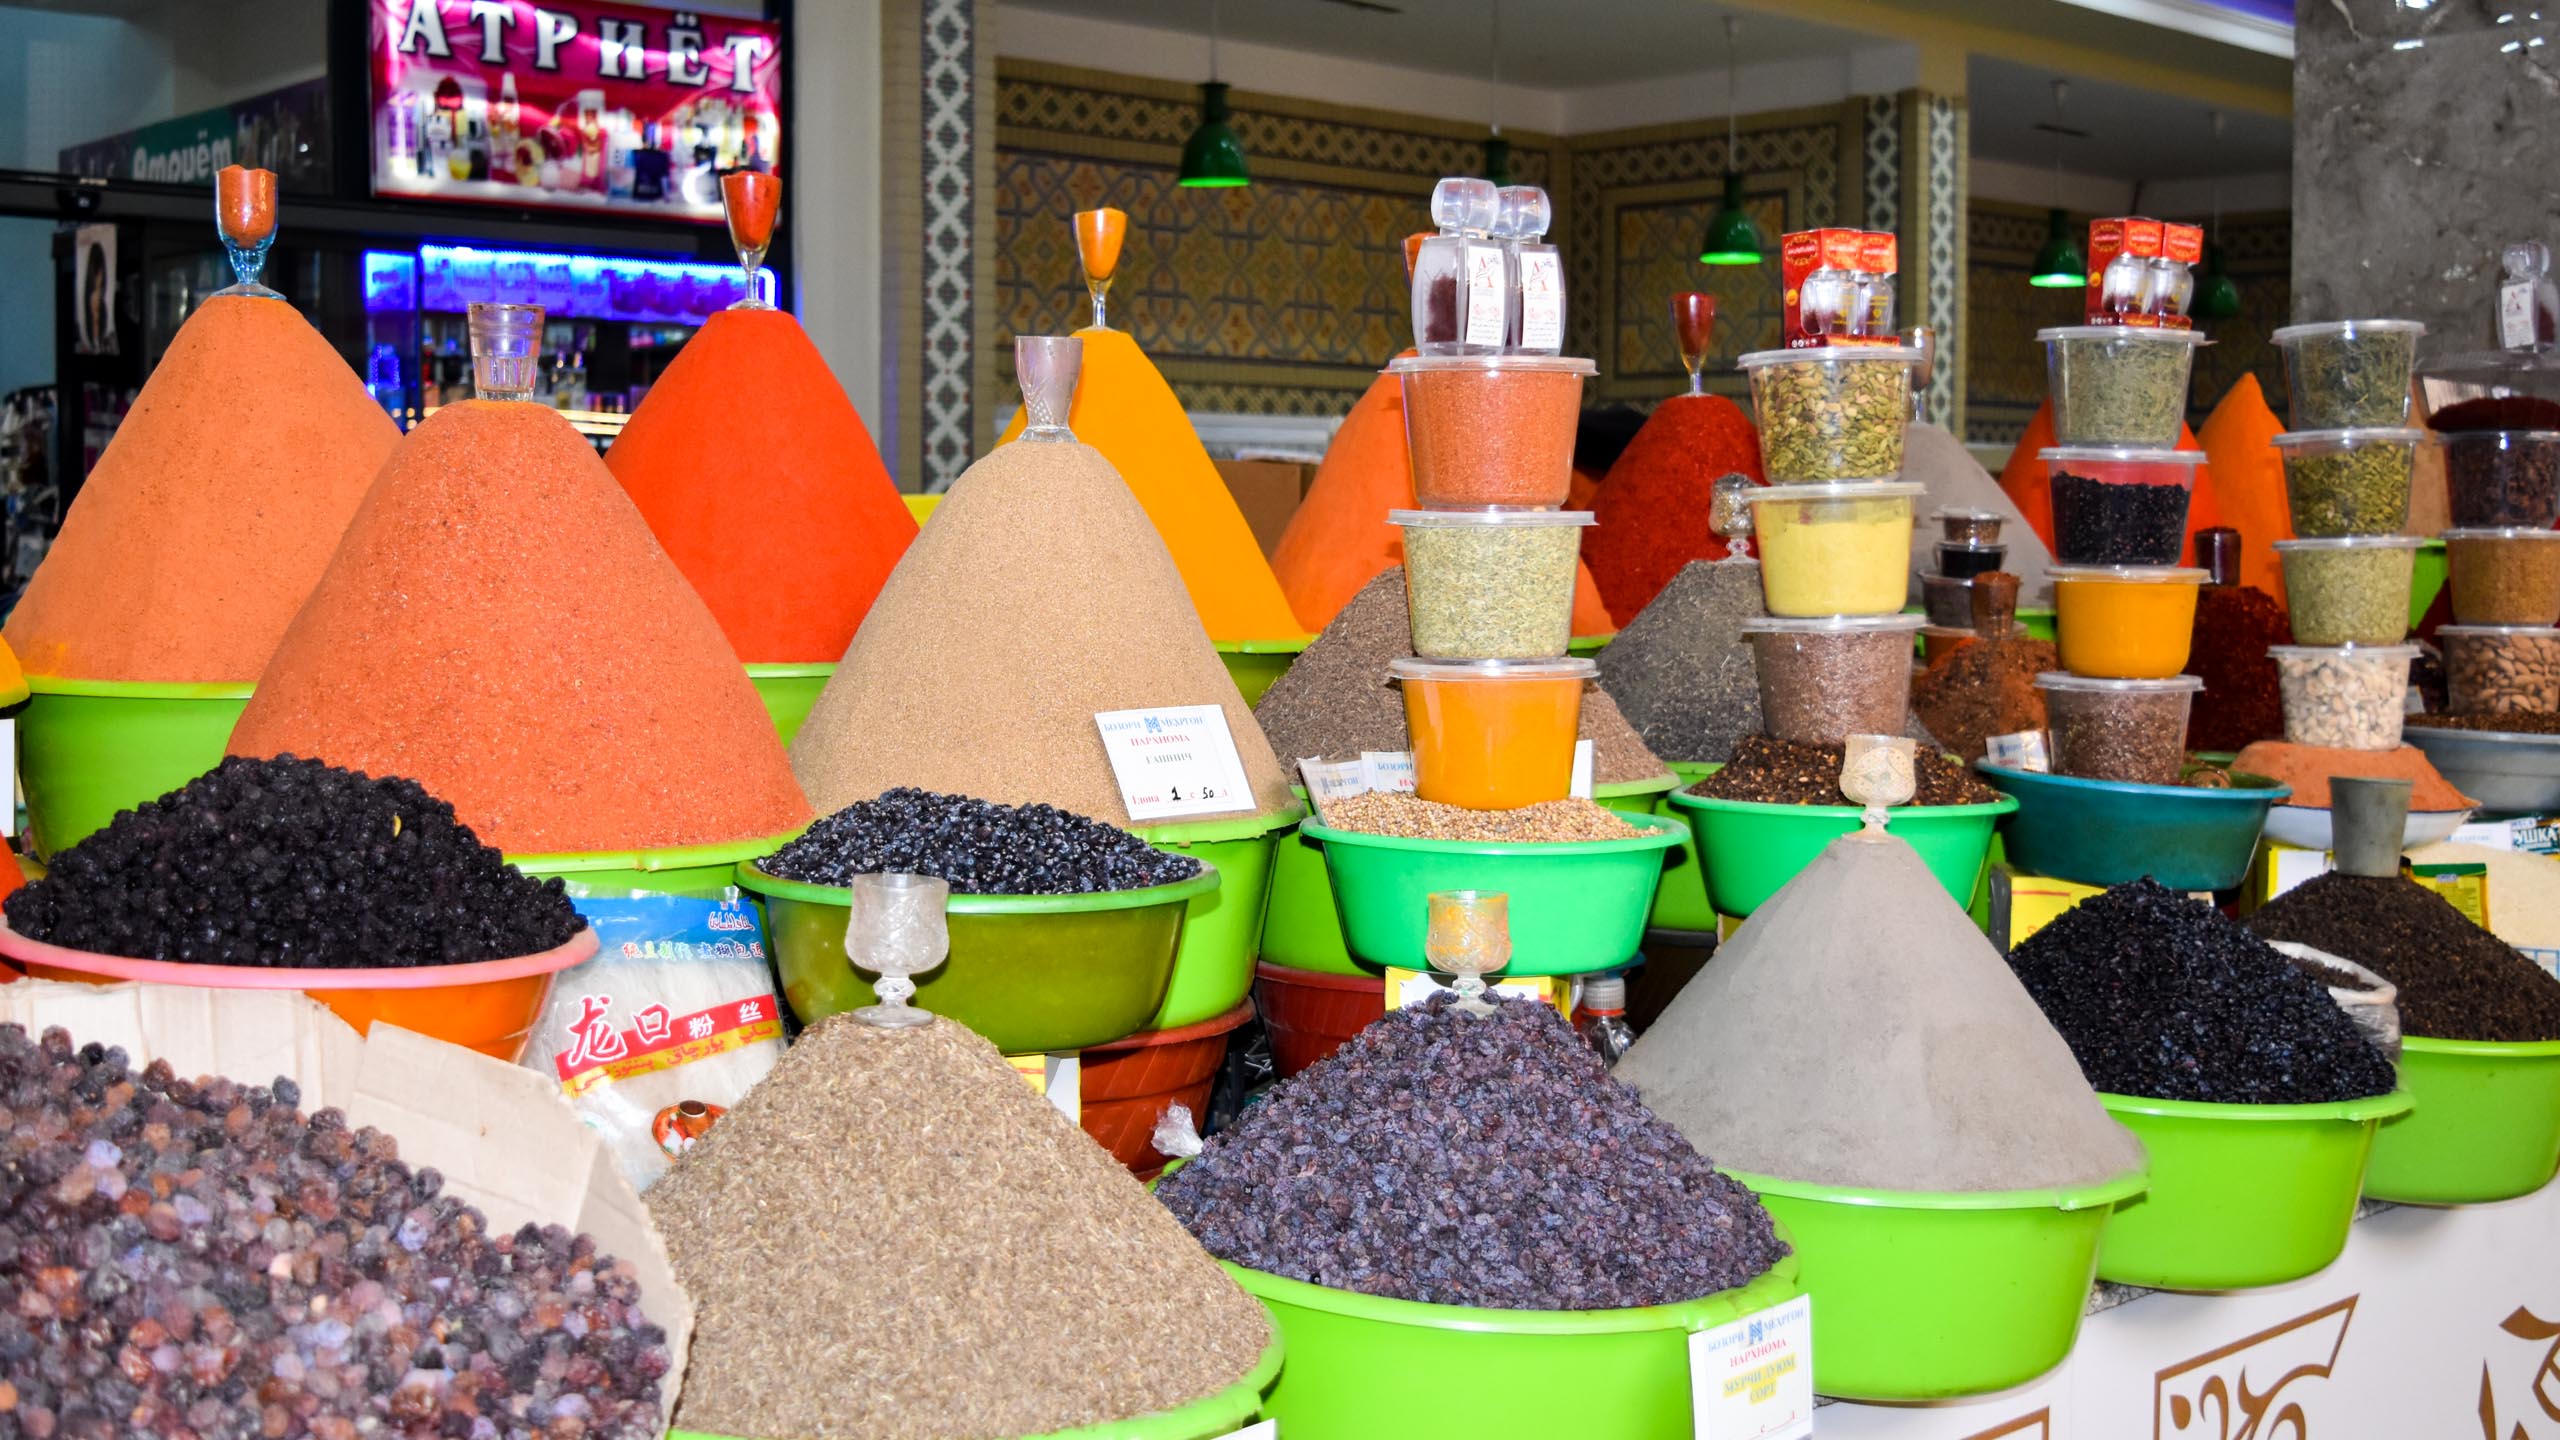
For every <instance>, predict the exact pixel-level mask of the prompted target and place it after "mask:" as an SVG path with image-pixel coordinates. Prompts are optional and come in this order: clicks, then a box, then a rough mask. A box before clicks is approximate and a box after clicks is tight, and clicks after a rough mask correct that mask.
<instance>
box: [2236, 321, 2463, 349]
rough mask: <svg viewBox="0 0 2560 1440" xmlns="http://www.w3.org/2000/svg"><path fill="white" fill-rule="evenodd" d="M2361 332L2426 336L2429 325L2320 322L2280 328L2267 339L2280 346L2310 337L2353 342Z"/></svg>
mask: <svg viewBox="0 0 2560 1440" xmlns="http://www.w3.org/2000/svg"><path fill="white" fill-rule="evenodd" d="M2359 330H2382V331H2397V330H2405V331H2407V332H2408V333H2409V334H2411V335H2413V336H2414V335H2424V334H2426V333H2427V323H2426V322H2425V321H2423V320H2318V321H2314V322H2312V323H2310V324H2308V325H2285V326H2280V327H2278V328H2277V330H2276V331H2275V333H2273V334H2271V335H2269V336H2268V337H2267V338H2268V339H2270V340H2273V341H2274V342H2276V343H2277V344H2279V345H2290V344H2292V343H2293V342H2294V341H2296V340H2300V339H2302V338H2304V337H2305V336H2310V335H2343V336H2345V337H2346V338H2348V339H2350V340H2352V339H2354V338H2355V333H2356V332H2357V331H2359Z"/></svg>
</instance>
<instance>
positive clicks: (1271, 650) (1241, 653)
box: [1215, 635, 1315, 705]
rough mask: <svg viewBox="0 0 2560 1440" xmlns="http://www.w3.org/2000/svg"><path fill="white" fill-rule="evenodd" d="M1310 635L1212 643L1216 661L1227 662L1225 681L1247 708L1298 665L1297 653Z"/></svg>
mask: <svg viewBox="0 0 2560 1440" xmlns="http://www.w3.org/2000/svg"><path fill="white" fill-rule="evenodd" d="M1314 640H1315V637H1314V636H1312V635H1300V636H1298V637H1297V638H1296V639H1293V640H1220V641H1217V642H1215V644H1216V646H1217V651H1218V658H1219V659H1220V660H1222V661H1225V662H1226V666H1227V678H1228V679H1230V680H1233V681H1234V682H1236V691H1237V693H1239V694H1241V695H1243V696H1244V703H1245V704H1247V705H1259V704H1261V703H1262V692H1263V691H1265V690H1268V689H1270V688H1271V682H1272V681H1274V680H1277V679H1279V678H1280V677H1281V676H1282V675H1285V674H1287V673H1288V671H1289V667H1290V666H1292V665H1294V664H1296V663H1297V662H1298V655H1299V652H1301V651H1303V650H1305V649H1306V648H1307V646H1308V645H1309V644H1311V643H1313V642H1314Z"/></svg>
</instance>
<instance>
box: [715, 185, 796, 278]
mask: <svg viewBox="0 0 2560 1440" xmlns="http://www.w3.org/2000/svg"><path fill="white" fill-rule="evenodd" d="M720 203H721V208H722V209H724V210H725V211H727V212H728V217H729V243H730V244H732V245H735V246H737V247H738V250H739V251H740V253H742V254H744V253H753V254H755V255H757V256H759V257H761V256H762V255H763V254H764V252H765V251H767V250H769V249H771V248H773V225H774V221H775V220H776V219H778V218H780V216H781V214H782V177H781V176H779V175H773V174H768V173H767V172H765V171H762V170H732V171H730V172H729V173H728V174H726V175H723V176H721V177H720Z"/></svg>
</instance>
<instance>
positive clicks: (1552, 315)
mask: <svg viewBox="0 0 2560 1440" xmlns="http://www.w3.org/2000/svg"><path fill="white" fill-rule="evenodd" d="M1520 348H1521V349H1523V350H1527V351H1530V352H1532V353H1537V354H1546V355H1553V354H1555V353H1557V352H1558V351H1561V350H1562V349H1564V262H1563V260H1562V259H1560V258H1559V257H1558V256H1557V255H1556V252H1555V251H1553V250H1524V251H1522V252H1521V254H1520Z"/></svg>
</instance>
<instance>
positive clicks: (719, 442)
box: [605, 310, 916, 665]
mask: <svg viewBox="0 0 2560 1440" xmlns="http://www.w3.org/2000/svg"><path fill="white" fill-rule="evenodd" d="M605 460H606V463H607V465H609V466H610V467H611V468H612V470H613V475H614V478H615V479H617V480H620V481H621V482H622V488H623V489H625V490H627V491H629V492H630V493H631V499H632V501H633V503H635V504H637V505H638V506H639V507H640V513H641V515H642V516H644V517H645V518H646V519H647V520H648V522H649V529H650V530H651V531H652V532H653V533H655V534H656V535H657V537H658V543H659V544H660V545H663V546H665V547H666V551H667V554H668V556H669V557H671V558H672V559H674V561H675V562H676V568H677V569H679V570H681V571H683V572H684V577H685V578H686V579H687V580H690V581H692V582H693V588H694V589H695V591H696V592H698V593H699V594H700V595H701V596H702V599H703V602H704V603H705V604H707V605H709V606H710V607H711V615H712V618H713V619H715V620H717V621H719V622H720V629H721V633H723V634H725V635H727V636H728V637H729V647H730V648H731V649H733V650H735V651H737V652H738V658H739V659H741V660H743V661H745V662H747V663H748V664H750V665H762V664H787V663H790V664H815V663H820V662H825V661H832V660H834V659H835V658H836V657H837V656H839V655H842V654H843V653H844V647H845V646H846V645H848V644H850V643H851V642H852V640H853V631H854V627H855V626H857V625H860V624H861V623H862V616H863V613H864V612H865V611H867V610H869V609H870V608H871V601H872V597H874V596H876V595H878V594H879V593H880V584H881V582H882V581H884V580H886V579H888V578H889V570H890V567H892V566H894V565H896V564H897V563H898V557H899V556H900V555H902V554H904V553H906V548H907V545H908V543H909V542H910V541H912V540H914V539H915V538H916V522H915V518H914V517H913V516H912V515H910V514H909V513H908V512H907V507H906V504H905V503H904V502H903V501H901V500H900V499H899V498H898V488H897V486H896V485H895V484H894V483H892V482H891V480H890V479H889V471H888V469H887V467H885V466H883V465H882V464H881V463H880V452H879V450H878V449H877V448H876V447H874V446H873V444H872V443H871V433H870V432H869V431H868V430H865V429H864V428H863V426H862V417H861V415H859V414H857V413H856V412H855V411H854V408H853V402H851V401H850V400H847V399H846V398H845V394H844V387H843V386H841V385H839V384H837V383H836V377H835V375H834V373H833V372H831V371H829V370H828V369H827V362H826V361H825V360H824V359H823V358H821V357H820V356H819V354H818V347H817V346H815V345H812V344H810V343H809V336H808V333H807V332H806V331H804V330H802V329H801V328H800V322H799V321H798V320H796V319H794V318H792V316H791V315H790V314H789V312H787V311H782V310H723V311H721V312H720V313H719V314H717V315H714V316H712V317H711V319H710V320H709V321H708V322H707V323H705V324H704V325H703V327H702V329H701V330H700V331H698V332H696V334H695V335H694V337H693V338H692V339H691V340H688V341H686V342H685V347H684V349H683V351H682V352H681V353H679V354H678V355H677V356H676V359H675V363H674V364H672V365H670V366H668V367H667V373H666V375H665V376H664V377H663V378H662V379H660V380H659V381H658V383H657V384H656V385H655V386H653V387H651V389H650V391H649V398H648V399H646V400H644V401H642V402H641V405H640V408H639V410H638V411H636V412H634V413H633V415H632V417H631V424H630V426H629V427H628V428H626V429H625V430H624V431H623V432H622V435H621V437H620V438H619V439H617V440H615V441H614V442H613V448H612V449H611V450H610V451H608V452H606V456H605Z"/></svg>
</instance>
